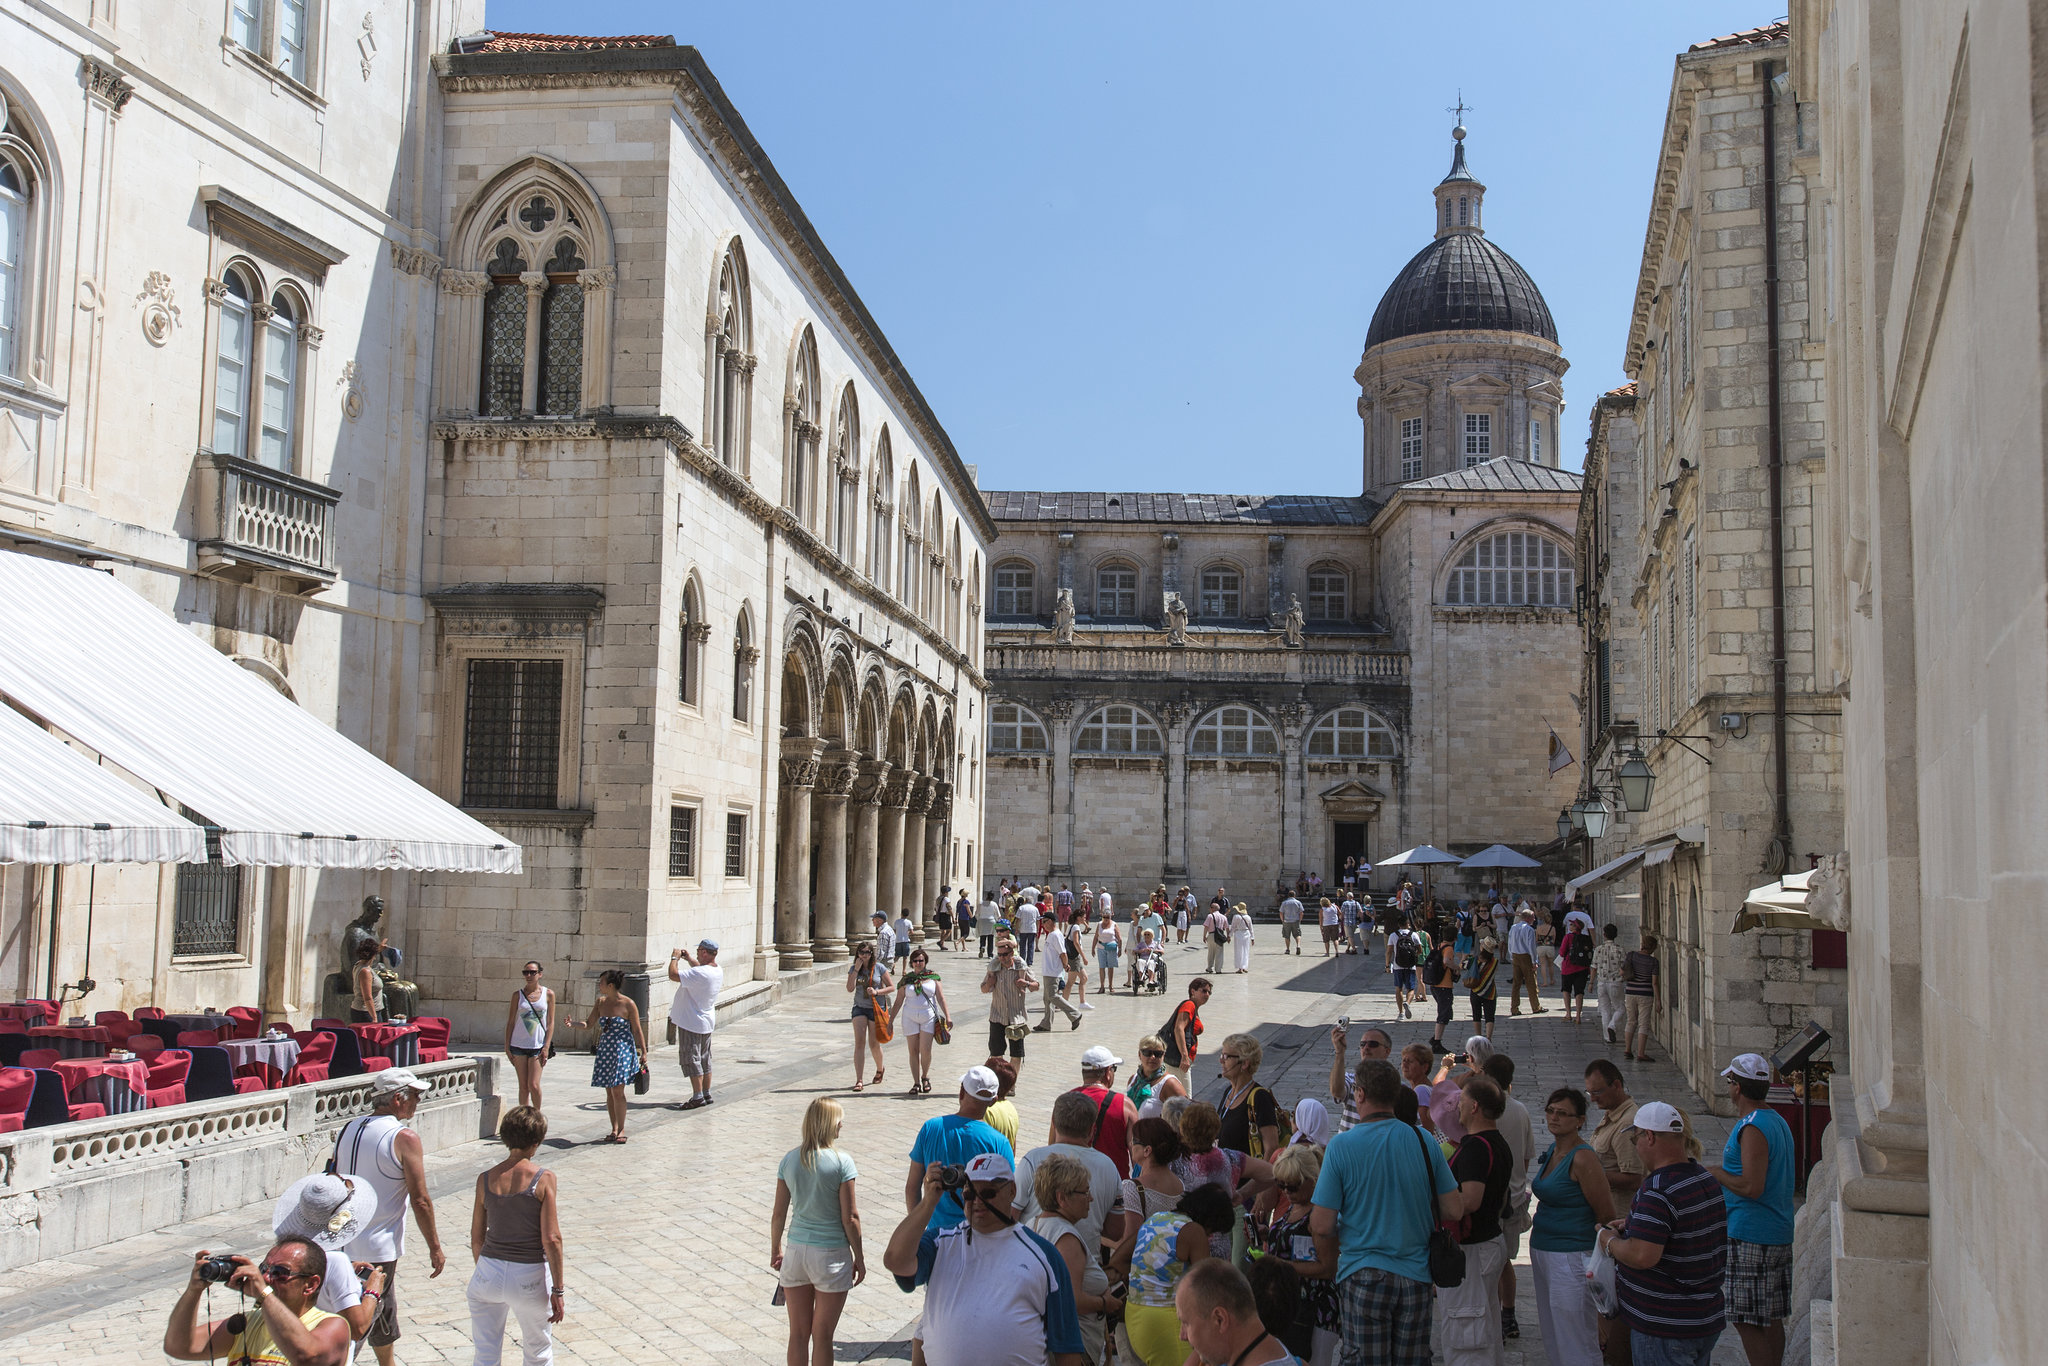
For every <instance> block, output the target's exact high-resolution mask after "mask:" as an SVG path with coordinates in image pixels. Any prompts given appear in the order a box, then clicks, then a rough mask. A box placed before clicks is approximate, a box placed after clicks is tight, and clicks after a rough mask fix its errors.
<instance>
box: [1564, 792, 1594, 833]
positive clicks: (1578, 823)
mask: <svg viewBox="0 0 2048 1366" xmlns="http://www.w3.org/2000/svg"><path fill="white" fill-rule="evenodd" d="M1592 804H1593V799H1592V798H1591V797H1581V798H1579V799H1578V800H1577V801H1575V802H1573V803H1572V804H1571V806H1570V807H1569V808H1568V810H1569V811H1570V812H1571V817H1572V829H1574V830H1584V829H1585V828H1586V808H1587V807H1589V806H1591V805H1592Z"/></svg>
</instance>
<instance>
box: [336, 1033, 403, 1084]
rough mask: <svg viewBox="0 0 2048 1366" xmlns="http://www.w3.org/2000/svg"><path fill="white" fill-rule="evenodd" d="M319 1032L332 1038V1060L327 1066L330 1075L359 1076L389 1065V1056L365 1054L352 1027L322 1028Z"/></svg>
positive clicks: (361, 1043)
mask: <svg viewBox="0 0 2048 1366" xmlns="http://www.w3.org/2000/svg"><path fill="white" fill-rule="evenodd" d="M320 1032H321V1033H322V1034H324V1035H325V1036H326V1037H328V1038H330V1039H332V1040H334V1061H333V1062H332V1063H331V1064H330V1065H329V1067H328V1074H329V1075H330V1076H336V1077H359V1076H361V1075H362V1074H363V1073H365V1072H381V1071H383V1070H384V1069H385V1068H387V1067H389V1066H391V1059H389V1058H379V1057H376V1056H373V1055H368V1054H365V1053H364V1052H363V1041H362V1038H361V1036H359V1035H358V1034H357V1033H356V1032H355V1031H354V1030H353V1029H345V1028H344V1029H323V1030H321V1031H320Z"/></svg>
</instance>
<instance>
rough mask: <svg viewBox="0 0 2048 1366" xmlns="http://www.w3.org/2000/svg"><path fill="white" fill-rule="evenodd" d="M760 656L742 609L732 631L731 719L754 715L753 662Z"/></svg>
mask: <svg viewBox="0 0 2048 1366" xmlns="http://www.w3.org/2000/svg"><path fill="white" fill-rule="evenodd" d="M760 657H761V652H760V650H758V649H756V648H755V646H754V629H753V625H752V623H750V622H749V621H748V620H747V614H746V612H744V611H742V612H741V613H740V616H739V620H738V621H737V622H736V623H734V625H733V632H732V719H733V720H735V721H751V720H753V717H754V662H755V661H756V660H758V659H759V658H760Z"/></svg>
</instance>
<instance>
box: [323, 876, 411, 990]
mask: <svg viewBox="0 0 2048 1366" xmlns="http://www.w3.org/2000/svg"><path fill="white" fill-rule="evenodd" d="M383 918H384V898H383V897H381V896H366V897H364V898H363V912H362V914H361V915H359V916H357V917H356V918H355V919H354V920H351V921H349V922H348V924H347V925H346V926H344V927H343V929H342V931H341V964H342V966H341V971H340V972H331V973H329V974H328V975H327V977H326V979H325V981H324V982H323V983H322V987H323V989H322V992H321V996H322V1000H321V1005H320V1009H321V1013H322V1015H323V1016H325V1017H326V1018H328V1019H335V1020H345V1019H347V1018H348V1003H349V999H350V998H351V997H352V996H353V995H354V994H355V993H354V989H353V987H352V986H351V985H350V982H349V969H350V966H351V965H352V964H354V962H355V961H356V955H357V953H359V952H360V951H361V949H362V946H363V945H364V944H371V945H374V946H375V947H376V949H377V957H376V961H375V964H374V967H375V970H376V973H377V975H378V976H379V977H381V978H383V979H384V1011H385V1013H386V1014H387V1015H392V1016H400V1015H402V1016H404V1017H405V1018H406V1019H408V1020H411V1019H415V1018H417V1017H418V1015H419V1007H420V989H419V984H418V983H416V982H408V981H406V980H405V979H404V978H402V977H400V976H399V975H398V972H397V967H398V965H399V963H400V962H401V961H403V957H404V956H403V955H402V954H401V953H400V952H399V951H398V950H397V949H394V948H392V947H391V941H390V940H389V939H386V938H385V937H384V936H383V935H382V934H381V933H379V932H378V929H377V922H378V921H379V920H382V919H383Z"/></svg>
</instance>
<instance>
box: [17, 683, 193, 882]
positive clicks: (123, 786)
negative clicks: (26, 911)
mask: <svg viewBox="0 0 2048 1366" xmlns="http://www.w3.org/2000/svg"><path fill="white" fill-rule="evenodd" d="M0 773H4V774H5V775H6V778H5V780H4V781H0V863H204V862H206V832H205V831H204V830H202V829H200V828H199V827H198V826H196V825H194V824H193V823H192V822H191V821H188V820H186V819H185V818H184V817H183V816H180V815H179V814H178V813H177V812H175V811H173V810H171V809H170V808H169V807H167V806H165V805H164V804H163V803H162V802H157V801H152V800H150V798H149V796H148V794H146V793H144V792H140V791H138V790H136V789H135V788H134V787H131V786H130V785H128V784H127V783H125V782H123V781H122V780H121V779H120V778H118V777H116V776H115V775H114V774H112V773H109V772H108V771H107V770H105V769H104V768H101V767H100V766H99V765H97V764H95V763H94V762H93V761H92V760H91V759H88V758H87V757H86V756H84V755H83V754H80V753H79V752H78V751H77V750H75V749H73V748H71V746H69V745H67V744H65V743H64V742H63V741H62V740H59V739H58V738H57V737H56V736H54V735H52V734H50V732H48V731H46V730H44V729H43V728H42V727H41V726H39V725H37V724H36V723H35V722H33V721H31V720H29V719H28V718H27V717H26V716H23V715H22V714H21V713H20V712H18V711H16V710H14V708H12V707H9V706H6V705H4V704H0Z"/></svg>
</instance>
